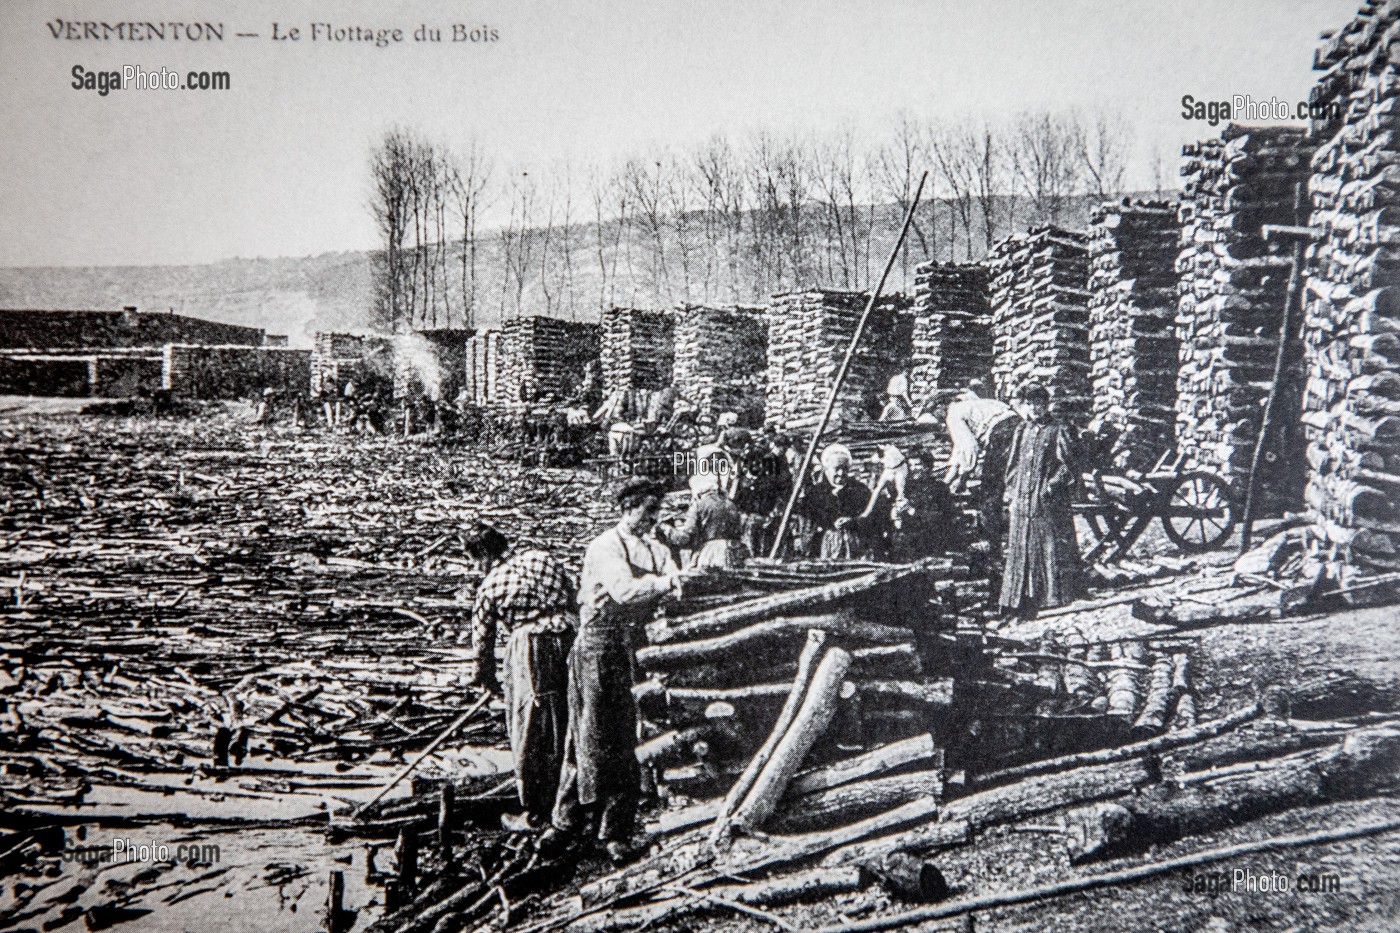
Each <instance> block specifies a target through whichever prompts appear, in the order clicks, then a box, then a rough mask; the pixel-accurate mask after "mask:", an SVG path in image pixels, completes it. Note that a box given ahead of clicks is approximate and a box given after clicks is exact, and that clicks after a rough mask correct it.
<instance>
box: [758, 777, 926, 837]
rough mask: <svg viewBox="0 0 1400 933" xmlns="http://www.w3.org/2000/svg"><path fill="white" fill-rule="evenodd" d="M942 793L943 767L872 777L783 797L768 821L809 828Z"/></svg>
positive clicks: (777, 825) (783, 828) (791, 827)
mask: <svg viewBox="0 0 1400 933" xmlns="http://www.w3.org/2000/svg"><path fill="white" fill-rule="evenodd" d="M942 796H943V769H942V768H932V769H927V770H923V771H913V772H910V773H909V774H898V775H891V776H889V777H880V778H871V779H870V780H865V781H855V782H854V783H851V784H843V785H841V786H840V787H833V788H831V789H830V790H824V791H819V792H817V793H814V794H806V795H803V796H801V797H786V798H784V800H783V802H782V803H781V804H780V805H779V807H778V812H777V814H776V815H775V817H774V818H773V820H772V821H771V822H772V824H773V826H774V828H776V829H777V830H779V831H780V832H811V831H814V830H816V829H819V828H820V827H823V826H834V825H840V824H842V823H846V822H850V821H851V820H854V819H858V818H860V817H861V816H864V815H865V814H867V813H875V812H879V811H881V810H888V809H889V808H891V807H894V806H898V805H899V804H903V803H908V802H909V801H911V800H914V799H916V798H918V797H932V798H933V799H935V800H937V799H939V798H940V797H942Z"/></svg>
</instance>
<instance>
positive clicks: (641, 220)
mask: <svg viewBox="0 0 1400 933" xmlns="http://www.w3.org/2000/svg"><path fill="white" fill-rule="evenodd" d="M663 159H664V156H660V155H658V156H652V157H649V158H644V159H643V158H638V159H630V160H628V162H627V163H626V164H625V165H624V166H623V167H622V183H623V185H624V186H625V188H626V190H627V196H628V199H629V200H630V201H631V202H632V205H633V217H634V218H635V219H636V222H637V223H638V224H639V225H640V226H641V228H642V230H643V232H644V233H645V234H646V236H647V241H648V242H647V247H648V251H649V252H650V254H651V255H650V261H649V262H648V264H647V269H648V275H649V279H650V280H649V282H648V287H649V290H650V292H651V296H650V297H651V300H652V301H653V303H654V304H655V305H657V306H659V305H661V304H663V303H664V301H665V298H664V296H665V294H666V291H667V287H668V285H669V280H668V275H667V263H666V229H667V227H668V225H669V222H670V218H669V217H668V216H667V209H666V201H665V199H666V186H667V177H666V176H667V163H666V162H665V161H663Z"/></svg>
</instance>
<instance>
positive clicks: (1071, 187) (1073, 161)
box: [1007, 111, 1081, 225]
mask: <svg viewBox="0 0 1400 933" xmlns="http://www.w3.org/2000/svg"><path fill="white" fill-rule="evenodd" d="M1080 135H1081V133H1080V131H1079V130H1078V128H1077V121H1076V120H1075V118H1074V115H1073V114H1068V113H1051V112H1049V111H1041V112H1025V113H1022V114H1021V115H1020V116H1019V117H1017V118H1016V120H1015V122H1014V123H1013V124H1012V128H1011V137H1010V139H1009V140H1008V142H1007V145H1008V151H1009V155H1010V159H1011V169H1012V174H1013V175H1014V177H1015V179H1016V183H1017V185H1018V186H1019V188H1020V193H1021V194H1023V195H1025V197H1026V198H1027V200H1028V202H1029V208H1030V217H1029V218H1028V222H1029V224H1032V225H1034V224H1041V223H1058V222H1059V221H1060V219H1061V218H1062V216H1063V215H1064V212H1065V208H1066V207H1067V206H1068V202H1069V199H1070V198H1071V197H1072V196H1073V195H1074V194H1075V193H1076V191H1077V190H1078V183H1079V176H1080V172H1079V158H1078V145H1077V142H1078V139H1079V137H1080Z"/></svg>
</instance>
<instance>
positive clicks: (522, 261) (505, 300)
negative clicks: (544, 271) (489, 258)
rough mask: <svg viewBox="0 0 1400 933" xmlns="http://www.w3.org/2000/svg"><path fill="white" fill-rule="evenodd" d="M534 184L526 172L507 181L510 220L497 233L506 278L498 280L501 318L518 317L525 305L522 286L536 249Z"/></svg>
mask: <svg viewBox="0 0 1400 933" xmlns="http://www.w3.org/2000/svg"><path fill="white" fill-rule="evenodd" d="M535 201H536V182H535V180H534V179H533V178H531V177H530V173H529V172H518V173H516V174H514V175H513V176H512V177H511V182H510V218H509V220H508V221H507V222H506V225H505V227H504V228H502V230H501V232H500V243H501V260H502V265H503V266H504V270H505V275H504V276H502V279H501V289H502V292H501V310H502V317H505V316H506V315H507V312H509V314H510V315H511V316H513V317H519V316H520V314H521V310H522V308H523V306H524V298H525V286H526V283H527V282H528V281H529V280H530V267H531V265H532V264H533V262H534V249H535V242H534V240H535V231H534V223H535Z"/></svg>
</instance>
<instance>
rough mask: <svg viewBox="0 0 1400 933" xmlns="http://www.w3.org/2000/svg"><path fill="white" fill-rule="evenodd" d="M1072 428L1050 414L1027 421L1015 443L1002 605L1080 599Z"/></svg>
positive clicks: (1025, 606) (1026, 609)
mask: <svg viewBox="0 0 1400 933" xmlns="http://www.w3.org/2000/svg"><path fill="white" fill-rule="evenodd" d="M1070 443H1071V439H1070V435H1069V432H1068V431H1067V430H1066V429H1065V428H1064V427H1063V426H1062V425H1060V424H1059V423H1058V422H1056V421H1053V420H1051V419H1050V418H1049V417H1045V418H1042V419H1040V420H1039V421H1029V422H1024V423H1022V425H1021V426H1020V428H1019V429H1017V431H1016V437H1015V439H1014V440H1013V441H1012V443H1011V456H1010V458H1009V460H1008V462H1007V468H1006V489H1007V495H1008V496H1009V498H1010V503H1011V521H1010V530H1009V533H1008V535H1007V547H1006V571H1005V575H1004V576H1003V578H1002V586H1001V607H1002V609H1004V610H1009V611H1013V612H1020V613H1023V614H1029V613H1033V612H1035V611H1036V610H1038V609H1046V608H1049V607H1051V606H1061V605H1064V604H1065V603H1068V602H1071V601H1073V600H1074V599H1077V598H1078V597H1079V596H1080V595H1081V594H1082V591H1083V585H1084V584H1083V568H1082V563H1081V560H1080V555H1079V543H1078V541H1077V540H1076V538H1075V532H1074V514H1073V512H1071V510H1070V505H1071V501H1072V500H1073V495H1074V489H1075V485H1076V483H1077V480H1078V478H1077V476H1076V474H1075V466H1074V454H1073V451H1072V449H1071V447H1070Z"/></svg>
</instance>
